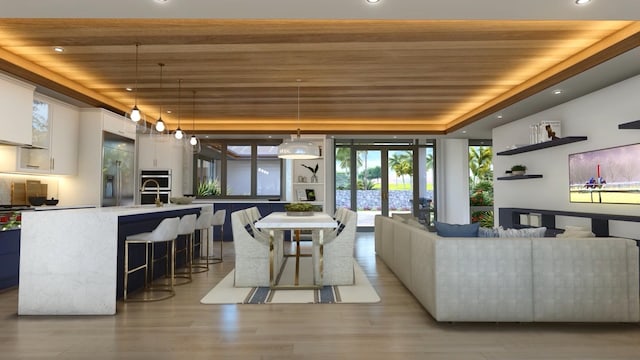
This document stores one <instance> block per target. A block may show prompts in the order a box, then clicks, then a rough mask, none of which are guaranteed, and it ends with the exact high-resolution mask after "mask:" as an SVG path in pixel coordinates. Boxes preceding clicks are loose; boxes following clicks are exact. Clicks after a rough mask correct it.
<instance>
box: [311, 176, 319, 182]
mask: <svg viewBox="0 0 640 360" xmlns="http://www.w3.org/2000/svg"><path fill="white" fill-rule="evenodd" d="M311 182H312V183H317V182H318V176H317V175H316V174H313V175H311Z"/></svg>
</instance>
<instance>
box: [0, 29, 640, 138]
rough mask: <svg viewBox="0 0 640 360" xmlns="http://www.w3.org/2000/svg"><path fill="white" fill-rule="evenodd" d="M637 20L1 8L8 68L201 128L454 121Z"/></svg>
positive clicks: (583, 59)
mask: <svg viewBox="0 0 640 360" xmlns="http://www.w3.org/2000/svg"><path fill="white" fill-rule="evenodd" d="M638 34H639V22H629V21H444V20H443V21H391V20H389V21H353V20H330V21H324V20H304V21H303V20H175V19H173V20H171V19H163V20H158V19H155V20H154V19H148V20H141V19H125V20H119V19H0V70H3V71H6V72H9V73H12V74H16V75H18V76H21V77H23V78H25V79H27V80H30V81H33V82H36V83H38V84H41V85H43V86H45V87H48V88H51V89H53V90H56V91H58V92H60V93H62V94H65V95H69V96H72V97H74V98H76V99H79V100H81V101H84V102H86V103H88V104H91V105H94V106H95V105H97V106H104V107H107V108H109V109H113V110H116V111H119V112H126V111H128V110H129V109H130V108H131V107H132V106H133V104H134V102H135V100H134V99H135V93H136V91H135V89H136V86H137V103H138V106H139V107H140V109H141V110H142V111H143V113H145V115H146V116H145V119H146V120H147V121H148V122H155V119H157V117H158V115H159V113H160V109H162V111H163V116H162V117H163V119H164V120H165V121H166V122H167V123H168V127H169V129H170V130H174V129H175V128H176V127H177V123H178V113H179V114H180V115H179V118H180V121H181V127H182V128H183V129H184V130H186V131H187V132H191V130H192V129H193V125H195V130H196V132H198V133H264V134H267V133H269V134H277V133H280V134H284V133H287V134H288V133H292V132H294V131H295V129H296V128H300V129H302V132H303V133H313V132H320V133H327V134H332V133H336V134H339V133H365V134H366V133H371V134H379V133H394V134H402V133H407V134H408V133H421V134H444V133H447V132H449V131H451V130H453V129H456V128H459V127H461V126H463V125H465V124H468V123H470V122H473V121H475V120H477V119H479V118H480V117H482V116H486V115H487V114H490V113H491V112H495V111H497V110H499V109H500V108H502V107H505V106H507V105H509V104H511V103H513V102H515V101H517V100H518V99H522V98H523V97H526V96H528V95H532V94H533V93H535V92H537V91H540V90H542V89H544V88H546V87H548V86H552V85H553V84H554V83H557V82H559V81H562V80H564V79H566V78H568V77H570V76H572V75H575V74H577V73H579V72H581V71H584V70H585V69H588V68H589V67H591V66H594V65H596V64H597V63H599V62H602V61H605V60H607V59H609V58H611V57H614V56H616V55H618V54H620V53H622V52H624V51H627V50H629V49H631V48H633V47H636V46H638V44H640V40H639V35H638ZM136 43H139V44H140V46H139V60H138V75H137V83H136V64H135V44H136ZM54 46H62V47H64V52H62V53H56V52H54V51H53V47H54ZM159 63H164V64H166V65H165V66H164V68H163V76H162V77H163V80H162V84H161V82H160V66H159V65H158V64H159ZM179 79H182V90H181V96H180V99H179V97H178V94H179V91H178V80H179ZM297 79H300V80H301V81H300V82H299V83H298V82H297V81H296V80H297ZM298 86H299V88H300V99H299V105H300V118H298V117H297V104H298V98H297V91H298ZM127 87H129V88H132V89H134V91H130V92H128V91H126V90H125V88H127ZM194 92H195V96H194ZM194 99H195V100H194ZM168 110H171V114H168V113H166V111H168Z"/></svg>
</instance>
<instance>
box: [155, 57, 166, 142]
mask: <svg viewBox="0 0 640 360" xmlns="http://www.w3.org/2000/svg"><path fill="white" fill-rule="evenodd" d="M158 66H160V96H162V68H163V67H164V64H163V63H158ZM164 129H165V125H164V121H162V101H160V115H158V121H156V131H158V132H163V131H164Z"/></svg>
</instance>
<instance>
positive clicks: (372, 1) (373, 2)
mask: <svg viewBox="0 0 640 360" xmlns="http://www.w3.org/2000/svg"><path fill="white" fill-rule="evenodd" d="M367 2H368V3H369V4H375V3H379V2H380V0H367Z"/></svg>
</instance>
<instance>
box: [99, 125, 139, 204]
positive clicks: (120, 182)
mask: <svg viewBox="0 0 640 360" xmlns="http://www.w3.org/2000/svg"><path fill="white" fill-rule="evenodd" d="M134 189H135V141H134V140H131V139H128V138H125V137H122V136H118V135H115V134H112V133H109V132H103V141H102V204H101V205H102V206H127V205H133V204H134V196H133V195H134Z"/></svg>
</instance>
